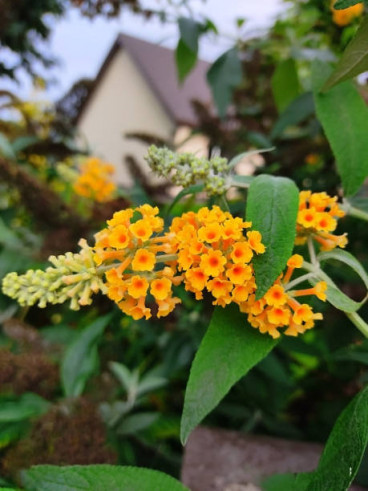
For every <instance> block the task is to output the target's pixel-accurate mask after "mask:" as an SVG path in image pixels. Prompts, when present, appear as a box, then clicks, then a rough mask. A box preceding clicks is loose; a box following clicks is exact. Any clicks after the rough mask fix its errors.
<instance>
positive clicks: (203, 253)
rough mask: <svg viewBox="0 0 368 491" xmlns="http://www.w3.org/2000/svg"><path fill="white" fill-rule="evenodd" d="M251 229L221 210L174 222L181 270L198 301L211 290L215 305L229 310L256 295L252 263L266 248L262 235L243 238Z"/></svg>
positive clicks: (204, 211)
mask: <svg viewBox="0 0 368 491" xmlns="http://www.w3.org/2000/svg"><path fill="white" fill-rule="evenodd" d="M250 226H251V223H250V222H244V221H243V220H242V219H241V218H233V216H232V215H231V214H230V213H228V212H223V211H222V210H221V209H220V208H219V207H218V206H214V207H213V208H212V209H211V210H209V209H208V208H207V207H204V208H201V209H200V210H199V211H198V213H194V212H188V213H185V214H184V215H182V216H181V217H176V218H174V220H173V222H172V225H171V227H170V232H171V233H172V234H173V235H174V236H175V243H176V249H177V255H178V269H179V270H181V271H183V281H184V284H185V288H186V290H188V291H191V292H193V293H195V296H196V299H197V300H200V299H202V298H203V290H204V289H207V290H208V291H209V292H211V294H212V296H213V297H214V298H215V300H214V302H213V304H214V305H221V306H222V307H225V306H226V305H228V304H229V303H231V302H235V303H237V304H241V303H242V302H245V301H246V300H247V298H248V296H249V295H251V294H252V293H253V292H254V291H255V288H256V284H255V279H254V271H253V266H252V265H251V260H252V258H253V255H254V253H257V254H262V253H263V252H264V251H265V246H264V245H263V244H262V242H261V234H260V233H259V232H257V231H248V232H247V234H246V236H245V235H244V234H243V229H246V228H249V227H250Z"/></svg>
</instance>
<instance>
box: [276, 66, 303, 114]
mask: <svg viewBox="0 0 368 491" xmlns="http://www.w3.org/2000/svg"><path fill="white" fill-rule="evenodd" d="M271 87H272V93H273V98H274V100H275V104H276V107H277V110H278V112H279V113H282V112H283V111H284V110H285V109H286V108H287V107H288V105H289V104H290V103H291V102H292V101H293V100H294V99H295V98H296V97H298V95H299V93H300V84H299V78H298V72H297V68H296V63H295V60H293V59H292V58H289V59H288V60H284V61H282V62H281V63H279V64H278V65H277V67H276V70H275V71H274V74H273V75H272V78H271Z"/></svg>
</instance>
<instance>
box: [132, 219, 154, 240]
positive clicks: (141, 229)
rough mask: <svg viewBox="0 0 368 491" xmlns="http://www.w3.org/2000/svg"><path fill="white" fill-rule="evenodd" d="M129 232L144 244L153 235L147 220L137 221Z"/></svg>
mask: <svg viewBox="0 0 368 491" xmlns="http://www.w3.org/2000/svg"><path fill="white" fill-rule="evenodd" d="M129 230H130V232H131V233H132V234H133V235H134V237H135V238H136V239H140V240H141V241H143V242H145V241H146V240H148V239H149V238H150V237H151V235H152V233H153V230H152V228H151V226H150V223H149V221H148V220H147V219H145V218H142V219H141V220H137V221H136V222H135V223H133V224H132V225H130V227H129Z"/></svg>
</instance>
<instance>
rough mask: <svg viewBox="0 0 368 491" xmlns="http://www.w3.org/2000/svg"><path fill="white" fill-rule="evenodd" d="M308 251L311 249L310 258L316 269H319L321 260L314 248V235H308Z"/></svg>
mask: <svg viewBox="0 0 368 491" xmlns="http://www.w3.org/2000/svg"><path fill="white" fill-rule="evenodd" d="M308 251H309V256H310V260H311V262H312V264H313V266H314V268H315V269H317V268H318V269H319V262H318V259H317V256H316V251H315V250H314V245H313V240H312V237H310V236H309V237H308Z"/></svg>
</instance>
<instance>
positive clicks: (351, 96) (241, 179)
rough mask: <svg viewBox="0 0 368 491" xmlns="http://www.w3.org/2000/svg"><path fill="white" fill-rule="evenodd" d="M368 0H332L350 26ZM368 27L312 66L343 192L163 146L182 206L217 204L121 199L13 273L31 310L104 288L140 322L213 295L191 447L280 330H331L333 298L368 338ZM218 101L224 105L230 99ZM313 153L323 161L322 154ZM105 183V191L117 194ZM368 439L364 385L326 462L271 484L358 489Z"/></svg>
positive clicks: (154, 164)
mask: <svg viewBox="0 0 368 491" xmlns="http://www.w3.org/2000/svg"><path fill="white" fill-rule="evenodd" d="M356 4H358V2H356V1H354V0H338V1H337V2H333V6H332V4H331V7H330V8H331V9H333V15H334V19H335V20H334V22H335V23H336V24H337V25H339V26H340V25H341V26H342V25H344V23H345V21H346V18H347V17H346V12H345V14H344V15H342V14H340V13H339V11H341V10H343V9H347V8H352V7H354V6H355V5H356ZM363 10H364V9H363V5H362V4H360V5H359V6H358V7H356V6H355V7H354V9H353V10H351V11H350V12H351V13H352V15H353V17H352V18H354V19H355V17H356V16H360V15H361V14H362V12H363ZM344 19H345V20H344ZM184 21H185V19H184V20H183V19H181V23H180V22H179V26H180V30H181V41H180V42H181V43H184V44H185V43H187V44H188V39H189V38H188V36H187V34H188V32H187V31H186V29H187V28H188V26H189V27H190V26H192V27H193V25H194V24H193V23H192V24H190V21H189V20H188V19H187V20H186V22H184ZM349 22H350V21H349ZM197 28H198V25H197ZM197 31H198V32H197ZM197 31H195V30H194V31H193V29H192V30H191V33H192V34H193V32H197V37H198V36H199V34H198V33H199V32H200V30H198V29H197ZM367 33H368V23H367V20H366V19H363V22H362V25H361V27H360V28H359V30H358V32H357V35H356V37H355V38H353V40H352V41H351V44H350V45H349V46H348V48H347V50H346V53H348V54H349V56H347V55H346V56H345V55H343V57H342V59H341V61H340V62H339V64H338V65H337V68H336V69H335V71H332V69H330V67H329V66H328V65H327V64H326V63H322V62H321V61H315V62H314V63H313V66H312V67H311V80H310V81H309V82H310V85H311V89H312V91H313V101H314V106H315V111H316V114H317V117H318V119H319V122H320V124H321V125H322V127H323V130H324V132H325V134H326V137H327V139H328V142H329V144H330V146H331V149H332V151H333V154H334V157H335V160H336V167H337V170H338V173H339V176H340V178H341V187H340V188H339V191H338V195H329V194H328V193H327V192H324V191H320V192H312V191H310V190H308V189H303V190H299V189H298V187H297V186H296V184H295V183H294V181H293V180H291V179H289V178H286V177H275V176H272V175H270V174H261V175H258V176H257V177H254V176H242V175H239V174H237V173H235V169H236V166H237V164H238V163H239V162H240V161H241V159H243V158H247V157H249V154H250V153H251V152H250V153H248V154H247V153H246V154H241V155H238V156H236V157H234V158H233V159H231V160H228V159H226V158H223V157H219V156H217V157H213V158H210V159H206V158H199V157H197V156H195V155H192V154H189V153H175V152H173V151H171V150H170V149H168V148H158V147H156V146H151V147H150V148H149V150H148V154H147V156H146V160H147V162H148V164H149V166H150V168H151V169H152V171H153V172H154V173H156V174H157V175H159V176H161V177H164V178H166V179H167V180H169V181H171V183H172V184H174V185H178V186H181V187H182V188H183V189H182V191H181V192H180V193H179V194H178V196H177V198H176V199H175V203H177V201H178V200H179V199H181V198H182V197H183V196H185V195H190V194H194V193H197V192H202V193H203V192H204V193H206V195H207V197H208V203H204V204H203V205H201V206H199V207H198V208H196V209H195V211H186V212H184V213H182V214H177V216H174V217H173V218H172V220H171V221H170V223H167V220H164V213H163V210H161V211H160V210H159V208H158V207H157V206H152V205H151V204H143V205H140V206H137V207H132V208H125V209H122V210H120V211H117V212H115V213H114V214H113V215H112V216H111V217H110V219H108V220H107V222H106V224H105V225H104V227H103V228H101V230H99V231H98V232H97V233H96V234H95V235H94V238H93V239H92V240H88V241H87V240H86V239H85V238H81V240H80V242H79V246H80V250H79V252H67V253H65V254H63V255H59V256H51V257H50V258H49V261H50V266H48V267H46V268H45V269H30V270H28V271H27V272H25V273H24V274H18V273H15V272H11V273H9V274H7V275H6V276H5V278H4V279H3V281H2V290H3V293H4V294H6V295H7V296H9V297H11V298H12V299H14V300H16V301H17V302H18V303H19V304H20V305H21V306H22V307H29V306H34V305H35V306H38V307H40V308H44V307H46V306H47V305H52V304H62V303H66V302H68V303H69V306H70V308H71V309H73V310H80V309H83V308H84V306H87V305H91V304H93V302H94V299H95V298H97V294H98V295H101V294H102V295H105V296H107V297H108V298H109V299H110V300H111V302H113V303H115V304H116V305H117V307H118V308H119V309H120V310H121V312H122V315H123V314H124V315H125V316H129V317H131V318H133V319H134V320H141V319H143V320H148V319H151V318H156V319H161V318H163V317H166V316H168V315H169V314H170V313H171V312H173V311H174V310H175V309H177V308H179V307H178V306H179V305H180V304H181V297H180V295H179V294H178V288H179V286H180V285H182V286H184V288H185V290H186V291H187V292H188V293H189V294H190V295H192V297H193V299H194V301H195V302H201V301H202V300H203V299H204V297H205V298H210V299H211V302H212V304H213V306H214V311H213V315H212V318H211V321H210V323H209V326H208V329H207V331H206V333H205V335H204V337H203V339H202V341H201V344H200V346H199V349H198V351H197V353H196V356H195V358H194V361H193V363H192V367H191V370H190V374H189V378H188V382H187V387H186V392H185V399H184V407H183V411H182V417H181V440H182V443H183V444H184V445H185V444H186V442H187V439H188V437H189V435H190V433H191V432H192V431H193V429H194V428H195V427H196V426H197V425H198V424H200V423H201V422H202V420H203V419H204V418H205V417H206V416H207V415H208V414H209V413H210V412H211V411H212V410H213V409H214V408H215V407H216V406H217V405H218V404H219V403H220V401H221V400H222V399H223V398H224V397H225V395H226V394H227V393H228V392H229V390H230V389H231V388H232V387H233V386H234V385H235V384H236V383H237V382H238V381H239V380H240V379H241V378H242V377H244V376H245V375H246V374H247V373H248V372H249V371H250V370H251V369H252V368H253V367H254V366H256V365H257V364H258V363H260V362H261V361H262V360H263V359H265V357H266V356H267V355H268V354H269V353H270V352H271V351H272V350H273V349H274V348H275V347H276V346H277V345H278V343H279V342H280V340H281V339H283V338H284V337H294V338H295V337H297V336H304V335H305V333H306V332H307V331H310V330H312V329H324V325H325V324H324V322H325V321H324V319H323V310H324V306H323V303H326V302H327V303H330V304H331V305H332V306H333V307H334V308H335V309H338V310H340V311H342V312H343V313H344V314H345V315H346V318H347V323H346V329H352V328H357V329H358V330H359V331H360V333H361V335H362V336H363V337H364V338H368V324H367V322H366V320H365V319H364V318H363V316H362V315H361V311H360V309H361V308H362V307H363V304H364V303H365V301H366V300H367V289H368V275H367V272H366V271H365V269H364V267H363V266H362V264H361V263H360V261H359V260H358V258H357V257H355V256H354V255H353V254H352V253H350V252H349V236H348V234H347V233H346V232H345V231H344V223H345V222H344V217H345V216H346V215H350V216H351V217H352V219H354V220H356V221H357V223H359V222H360V221H368V213H367V212H366V211H365V210H364V209H362V208H359V207H356V195H357V194H358V193H362V189H364V185H365V186H366V184H364V183H365V181H366V179H367V176H368V158H367V155H368V146H367V143H366V141H367V139H366V135H367V131H368V108H367V106H366V103H365V101H364V100H363V98H362V97H361V95H360V93H359V91H358V89H357V87H356V85H355V84H354V83H353V82H351V81H350V80H348V79H349V78H351V77H353V76H355V75H357V74H358V73H360V71H364V70H366V69H368V66H366V64H367V62H366V58H365V57H362V58H359V57H360V56H362V55H361V53H363V52H364V53H365V52H366V50H362V49H361V46H362V43H363V42H365V43H366V41H364V40H366V39H368V34H367ZM354 43H355V44H354ZM359 43H360V44H359ZM363 44H364V43H363ZM189 45H190V42H189ZM189 48H190V46H189ZM234 53H235V51H234V50H230V51H229V52H227V53H226V54H225V55H223V57H222V60H223V63H222V65H221V66H226V63H224V60H226V59H227V58H226V57H228V58H229V57H230V56H231V57H234V56H235V54H234ZM224 57H225V58H224ZM349 60H354V62H351V63H350V61H349ZM233 61H234V60H233ZM216 63H217V62H215V64H214V65H213V67H212V69H211V70H212V72H211V76H210V77H209V79H210V81H211V80H212V82H213V81H214V78H215V74H216V73H217V74H219V73H220V65H216ZM349 63H350V64H349ZM232 66H233V65H232ZM215 68H216V70H215ZM222 75H223V73H222ZM229 85H231V84H230V83H229ZM227 89H229V87H227ZM221 94H222V95H221V97H223V92H221ZM215 96H216V94H215ZM217 97H220V96H219V93H217ZM215 99H216V97H215ZM215 102H217V105H218V110H219V114H220V113H221V109H223V102H224V101H223V99H221V101H219V100H215ZM294 122H295V121H294ZM311 155H312V154H311ZM310 161H311V163H313V162H315V161H316V162H317V161H318V157H317V160H316V159H314V160H313V159H312V157H311V158H310ZM90 164H91V165H90V167H89V168H88V169H87V168H86V169H85V173H86V174H88V176H89V177H88V179H87V177H86V176H84V181H82V180H81V179H80V180H79V181H77V182H76V184H75V186H76V189H77V190H79V192H80V194H82V195H83V196H85V195H86V193H87V191H86V189H87V188H86V186H87V184H88V186H90V181H92V182H93V183H95V180H96V179H95V170H96V163H93V162H92V163H90ZM87 171H88V172H87ZM106 172H107V173H109V172H110V169H109V168H108V169H106ZM90 175H91V176H92V177H91V176H90ZM94 188H95V186H94ZM233 188H238V191H239V192H240V193H241V196H243V197H244V205H243V206H242V212H241V213H236V214H235V213H231V211H230V209H231V208H230V206H229V202H228V196H229V194H230V191H231V190H232V189H233ZM104 189H105V191H106V193H107V194H109V193H110V191H112V189H110V187H107V188H106V187H105V188H104ZM97 194H98V193H97ZM230 204H231V203H230ZM174 209H175V208H174ZM330 263H333V264H338V265H339V267H340V268H341V270H343V268H346V271H348V270H349V269H350V270H351V271H353V272H354V273H355V274H357V275H358V276H359V278H360V280H361V283H362V286H363V287H364V292H365V293H364V294H363V295H362V297H361V298H360V299H356V298H354V299H352V298H350V296H349V295H348V294H347V293H346V292H344V291H342V290H341V289H340V288H339V286H338V284H337V281H334V279H333V278H332V277H331V276H330V274H329V271H330V268H329V265H330ZM349 273H350V271H349ZM180 308H183V306H181V307H180ZM98 329H100V327H98ZM102 329H103V326H102V327H101V329H100V330H102ZM70 362H71V363H72V364H73V363H75V361H74V362H73V360H70ZM121 376H122V377H123V375H122V374H121ZM363 385H364V384H363ZM367 443H368V387H365V388H364V387H363V389H362V390H361V391H360V392H359V393H358V394H357V395H355V397H354V398H353V399H352V401H351V402H350V404H349V405H348V406H347V407H346V408H345V410H344V411H343V412H342V413H341V415H340V416H339V418H338V419H337V422H336V424H335V426H334V427H333V429H332V432H331V434H330V436H329V439H328V441H327V443H326V446H325V449H324V451H323V453H322V456H321V458H320V461H319V464H318V467H317V469H315V470H314V471H312V472H309V473H303V474H296V475H292V474H288V475H280V476H277V477H276V478H275V479H273V478H271V479H270V480H269V481H267V482H265V483H264V489H266V490H275V491H276V490H286V491H287V490H294V489H295V490H296V489H297V490H298V491H299V490H302V491H303V490H311V489H313V490H314V489H321V490H324V489H326V490H345V489H348V488H349V486H350V485H351V483H352V481H353V480H354V477H355V476H356V474H357V472H358V469H359V467H360V464H361V461H362V458H363V454H364V452H365V450H366V446H367ZM24 476H25V477H24V479H25V483H26V485H27V486H28V488H29V489H46V488H43V487H42V486H43V484H44V483H45V482H57V483H58V484H60V483H61V484H65V486H67V487H65V489H75V488H76V487H78V486H79V485H80V482H81V480H83V482H87V483H88V482H89V483H90V482H91V480H92V481H93V480H95V479H97V480H98V483H99V485H100V488H101V489H130V487H129V486H131V483H134V485H135V486H136V488H137V489H147V490H148V489H160V490H161V489H165V490H176V489H177V490H180V489H181V490H183V489H185V488H184V487H183V486H182V485H181V484H180V483H179V482H178V481H175V480H174V479H173V478H171V477H169V476H166V475H164V474H161V473H157V472H156V471H151V470H147V469H134V468H129V467H127V468H118V467H107V466H98V467H97V466H96V467H94V466H91V467H81V466H74V467H65V468H55V467H53V466H39V467H35V468H32V469H31V470H29V471H27V472H26V473H25V475H24ZM96 476H97V477H96ZM94 482H97V481H94ZM73 486H74V487H73ZM124 486H125V487H124ZM47 489H49V488H47ZM50 489H51V488H50ZM52 489H54V488H52ZM55 489H56V487H55ZM58 489H59V488H58ZM63 489H64V488H63ZM86 489H92V488H88V487H87V488H86ZM96 489H97V488H96Z"/></svg>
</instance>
